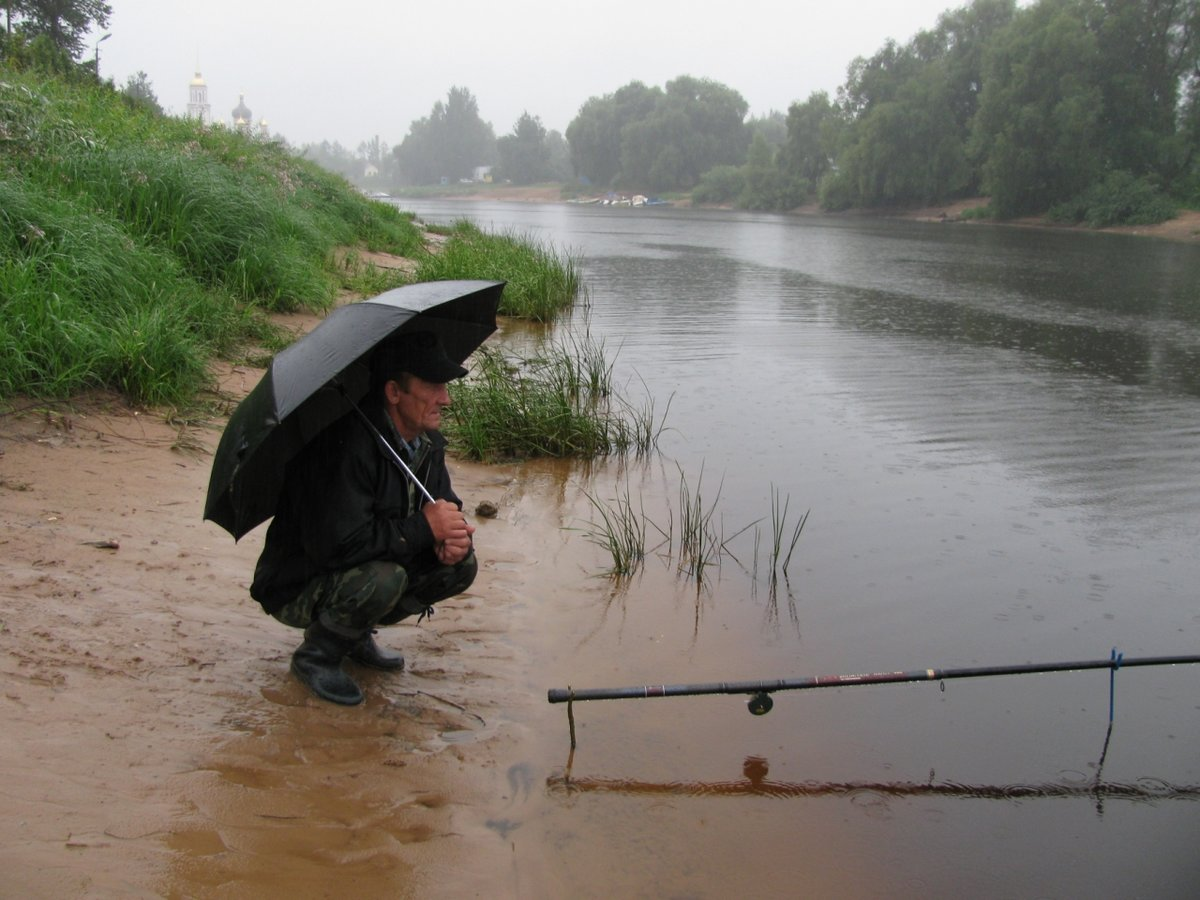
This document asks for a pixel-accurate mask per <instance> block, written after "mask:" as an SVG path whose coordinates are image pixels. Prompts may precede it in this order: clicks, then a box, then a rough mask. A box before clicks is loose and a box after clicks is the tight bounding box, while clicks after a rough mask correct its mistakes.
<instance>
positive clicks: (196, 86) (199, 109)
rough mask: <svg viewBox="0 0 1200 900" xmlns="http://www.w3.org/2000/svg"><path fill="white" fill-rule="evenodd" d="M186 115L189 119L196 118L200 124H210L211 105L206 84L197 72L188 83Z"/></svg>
mask: <svg viewBox="0 0 1200 900" xmlns="http://www.w3.org/2000/svg"><path fill="white" fill-rule="evenodd" d="M187 115H188V118H189V119H197V120H198V121H199V122H200V124H201V125H211V124H212V107H211V106H209V104H208V85H207V84H205V83H204V79H203V78H202V77H201V75H200V73H199V72H196V77H195V78H193V79H192V82H191V84H189V85H188V105H187Z"/></svg>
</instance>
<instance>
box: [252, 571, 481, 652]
mask: <svg viewBox="0 0 1200 900" xmlns="http://www.w3.org/2000/svg"><path fill="white" fill-rule="evenodd" d="M478 570H479V566H478V563H477V562H476V561H475V551H474V550H472V551H471V552H470V553H469V554H467V557H466V558H465V559H464V560H462V561H461V562H459V563H456V564H455V565H453V566H444V565H442V564H441V563H438V562H437V561H436V560H434V561H433V563H432V564H428V563H427V564H425V565H420V564H417V565H412V564H410V565H409V567H408V568H407V569H405V568H404V567H403V566H401V565H399V564H397V563H394V562H389V561H387V560H372V561H371V562H366V563H363V564H362V565H359V566H355V567H353V568H351V569H346V570H345V571H342V572H331V573H330V574H328V575H322V576H320V577H319V578H314V579H313V580H312V581H310V582H309V583H308V584H306V585H305V586H304V589H303V590H302V591H301V592H300V593H299V595H298V596H297V597H296V599H295V600H293V601H292V602H291V603H288V604H286V605H285V606H283V607H281V608H280V609H279V610H277V611H276V612H275V613H274V616H275V618H276V619H278V620H279V621H280V622H282V623H283V624H284V625H291V626H292V627H293V628H307V627H308V626H309V625H311V624H312V623H313V622H316V621H320V623H321V624H322V625H324V626H325V627H326V628H328V629H329V630H331V631H333V632H334V633H336V634H342V635H345V636H346V637H357V636H359V635H361V634H362V633H363V632H365V631H369V630H370V629H372V628H374V627H375V626H376V625H395V624H396V623H397V622H399V621H400V620H401V619H406V618H408V617H409V616H413V615H426V614H429V613H431V612H432V611H433V604H435V603H437V602H439V601H441V600H445V599H446V598H448V597H453V596H455V595H456V594H461V593H462V592H463V591H465V590H466V589H467V588H469V587H470V586H471V583H472V582H473V581H474V580H475V575H476V573H477V572H478Z"/></svg>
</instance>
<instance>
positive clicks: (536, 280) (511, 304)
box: [414, 219, 580, 322]
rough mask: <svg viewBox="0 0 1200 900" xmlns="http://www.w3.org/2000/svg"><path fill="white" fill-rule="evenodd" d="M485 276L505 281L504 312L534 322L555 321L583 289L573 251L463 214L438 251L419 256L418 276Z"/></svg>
mask: <svg viewBox="0 0 1200 900" xmlns="http://www.w3.org/2000/svg"><path fill="white" fill-rule="evenodd" d="M460 278H484V279H490V280H493V281H504V282H507V284H506V286H505V288H504V295H503V297H502V298H501V300H500V310H499V311H500V313H501V314H502V315H506V316H513V317H515V318H521V319H529V320H532V321H535V322H553V321H555V320H556V319H557V318H558V317H559V316H560V315H562V314H563V313H565V312H567V311H569V310H570V309H571V308H572V307H573V306H574V304H575V300H576V297H577V295H578V294H579V289H580V282H579V271H578V266H577V265H576V263H575V260H574V259H573V257H572V256H571V255H570V254H569V253H563V252H560V251H557V250H555V249H554V248H552V247H550V246H549V245H547V244H544V243H542V242H540V241H538V240H537V239H535V238H533V237H530V236H528V235H521V234H518V233H516V232H507V233H503V234H492V233H489V232H485V231H483V230H482V229H481V228H479V227H478V226H477V225H475V224H473V223H472V222H470V221H468V220H466V219H464V220H461V221H459V222H456V223H455V225H454V227H453V228H451V229H450V237H449V239H448V240H447V241H446V243H445V244H444V246H442V247H441V249H440V250H438V251H437V252H436V253H425V254H422V255H421V256H420V257H419V261H418V265H417V270H416V273H415V275H414V279H415V280H416V281H433V280H438V279H460Z"/></svg>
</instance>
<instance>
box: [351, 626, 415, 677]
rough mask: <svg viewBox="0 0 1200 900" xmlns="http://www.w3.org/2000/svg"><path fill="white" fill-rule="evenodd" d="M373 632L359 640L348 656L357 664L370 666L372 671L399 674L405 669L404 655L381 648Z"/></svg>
mask: <svg viewBox="0 0 1200 900" xmlns="http://www.w3.org/2000/svg"><path fill="white" fill-rule="evenodd" d="M373 634H374V632H373V631H368V632H367V633H366V634H364V635H363V636H362V637H360V638H359V639H358V643H356V644H355V645H354V646H353V647H351V648H350V652H349V653H348V654H346V655H347V656H349V657H350V658H351V659H352V660H354V661H355V662H356V663H358V664H359V665H362V666H369V667H371V668H372V669H382V670H383V671H385V672H397V671H399V670H400V669H403V668H404V654H403V653H397V652H396V651H395V650H389V649H387V648H386V647H380V646H379V645H378V644H377V643H375V638H373V637H372V636H371V635H373Z"/></svg>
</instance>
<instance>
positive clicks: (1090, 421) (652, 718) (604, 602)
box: [400, 200, 1200, 897]
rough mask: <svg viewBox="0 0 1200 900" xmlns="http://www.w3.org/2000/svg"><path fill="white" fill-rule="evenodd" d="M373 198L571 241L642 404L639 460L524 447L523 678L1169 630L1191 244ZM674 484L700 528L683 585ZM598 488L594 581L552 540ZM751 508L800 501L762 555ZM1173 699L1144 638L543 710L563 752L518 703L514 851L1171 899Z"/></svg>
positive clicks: (1190, 543)
mask: <svg viewBox="0 0 1200 900" xmlns="http://www.w3.org/2000/svg"><path fill="white" fill-rule="evenodd" d="M400 205H401V207H402V208H403V209H409V210H413V211H415V212H416V213H417V214H418V215H419V216H420V218H422V219H423V220H425V221H428V222H440V223H448V222H452V221H454V220H455V219H459V218H464V217H465V218H470V219H472V220H473V221H475V222H476V223H477V224H479V225H480V226H482V227H484V228H487V229H490V230H497V231H508V232H514V233H519V234H522V235H524V236H528V237H531V238H534V239H536V240H539V241H544V242H547V243H550V244H552V245H554V246H555V247H557V248H559V249H561V250H563V251H565V252H570V253H571V254H572V255H574V256H575V257H576V258H577V259H578V261H579V265H580V268H581V271H582V274H583V280H584V283H585V285H586V294H587V296H586V303H581V304H580V306H579V308H578V309H577V310H576V312H575V313H574V314H573V316H572V317H571V318H570V320H568V321H565V322H562V323H560V324H559V325H558V326H556V330H557V333H558V334H560V335H563V334H571V333H574V334H577V335H578V334H582V333H583V331H584V330H585V329H586V330H587V332H588V333H590V335H591V336H592V338H593V339H594V340H597V341H601V342H603V346H604V347H605V349H606V351H607V352H608V354H609V355H610V357H612V358H613V360H614V377H615V380H616V381H617V383H618V384H619V386H620V389H621V391H622V393H624V394H625V395H626V396H627V397H629V398H630V399H631V400H632V401H633V402H635V404H638V403H652V404H653V407H654V409H655V410H657V412H658V414H660V415H662V414H665V416H666V420H665V421H666V425H667V429H666V430H665V431H664V432H663V433H662V435H661V437H660V441H659V447H658V450H659V452H658V453H657V454H654V455H653V456H652V457H651V458H650V459H648V460H609V461H601V462H599V463H596V464H588V465H580V464H566V465H564V464H560V463H529V464H527V465H526V467H525V472H526V475H527V477H526V481H527V483H526V484H524V485H522V486H521V488H520V491H528V492H530V493H531V494H532V493H537V494H539V495H541V496H542V497H543V498H544V496H545V495H547V494H550V495H552V496H553V497H554V498H555V504H556V506H555V508H556V509H557V510H559V518H560V524H561V541H562V548H559V547H558V546H553V547H547V550H546V558H547V574H546V578H545V582H546V591H545V594H544V596H541V597H537V598H531V602H532V603H533V604H534V607H535V608H534V612H535V613H536V615H531V616H530V617H528V618H527V619H526V620H525V621H527V622H528V623H529V624H530V625H531V627H537V628H539V629H541V632H542V637H540V638H538V640H540V641H541V644H540V646H541V652H540V653H535V654H534V655H533V657H532V660H533V664H532V666H531V670H530V671H529V672H528V679H529V686H530V690H531V691H538V692H544V691H545V689H547V688H551V687H566V686H568V685H570V686H572V687H573V688H576V689H578V688H586V687H621V686H626V685H641V684H646V683H651V684H658V683H667V684H681V683H690V682H706V683H707V682H717V681H738V680H758V679H795V678H800V677H803V676H812V675H826V674H852V673H870V672H891V671H897V670H914V669H922V670H923V669H927V668H954V667H967V666H1004V665H1016V664H1023V663H1042V662H1052V661H1061V660H1088V659H1105V658H1108V657H1109V656H1110V653H1112V652H1114V648H1115V652H1116V653H1120V654H1123V655H1124V656H1125V657H1129V658H1133V657H1149V656H1161V655H1190V654H1195V653H1197V652H1200V641H1198V640H1197V636H1198V634H1200V603H1198V602H1197V601H1198V597H1197V590H1196V585H1197V584H1200V553H1197V546H1198V543H1197V537H1198V534H1200V472H1198V468H1197V465H1198V463H1200V248H1197V247H1194V246H1189V245H1183V244H1175V243H1171V242H1167V241H1156V240H1149V239H1145V238H1138V237H1133V236H1123V235H1109V234H1094V233H1081V232H1069V231H1048V230H1032V229H1016V228H1005V227H999V226H989V225H970V226H966V225H963V226H956V225H946V224H939V223H917V222H901V221H884V220H876V219H857V218H825V217H795V216H780V215H771V214H755V213H746V212H731V211H699V210H690V209H687V210H684V209H679V210H677V209H673V208H663V207H655V208H645V209H618V208H601V207H594V206H592V207H589V206H572V205H568V204H519V203H488V202H471V201H434V200H427V201H426V200H422V201H403V202H401V203H400ZM518 493H519V492H518ZM681 496H687V497H689V498H692V499H696V500H699V502H700V504H701V505H702V506H703V508H704V509H705V510H709V511H711V521H712V522H714V523H716V527H717V528H718V529H719V532H720V533H721V534H722V535H723V536H724V537H726V538H728V540H729V548H728V549H729V552H728V553H727V554H721V555H720V556H719V559H718V560H717V561H716V562H715V564H714V565H712V566H710V567H709V568H707V569H706V570H705V575H704V577H703V578H702V579H700V580H699V581H697V580H696V579H694V578H691V577H689V576H688V575H687V574H686V573H684V574H681V573H680V572H679V570H678V549H677V548H678V541H679V532H680V509H681V505H682V501H681ZM622 497H627V498H629V499H630V500H631V501H632V502H633V503H634V504H635V506H638V508H640V509H641V510H643V511H644V512H645V515H646V517H647V519H649V520H650V521H651V522H653V523H654V528H652V529H651V533H652V536H653V535H658V537H657V538H656V541H657V543H656V546H655V547H654V552H652V553H651V554H649V555H648V557H647V560H646V564H645V566H644V567H643V569H642V571H641V572H640V573H639V574H638V575H636V576H635V577H633V578H631V579H628V580H627V581H624V582H620V583H616V582H614V581H613V580H611V579H608V578H605V577H604V576H603V575H602V574H601V570H602V569H603V566H604V563H605V559H604V555H603V553H602V551H601V548H599V547H597V546H596V545H595V544H594V543H591V542H589V541H588V540H587V537H586V535H587V532H588V530H589V528H592V527H594V522H595V510H594V508H593V502H594V501H595V500H599V501H600V502H603V503H615V502H618V501H619V500H620V498H622ZM589 498H592V499H589ZM514 502H519V497H516V498H514ZM773 504H774V505H775V507H774V508H775V509H776V513H775V514H774V517H775V518H778V517H779V515H780V513H779V511H780V510H782V509H783V508H784V507H785V505H786V516H784V517H783V520H784V523H785V528H784V531H785V535H784V543H785V545H786V544H788V543H789V542H790V536H791V534H792V529H793V528H794V526H795V525H796V524H797V522H798V520H799V517H801V516H802V515H804V514H807V516H808V518H807V520H806V522H805V525H804V528H803V531H802V532H801V534H800V536H799V539H798V540H797V541H796V544H795V550H794V552H793V554H792V558H791V560H790V561H789V564H788V566H787V569H786V571H781V570H780V566H779V564H778V563H779V562H780V560H778V559H775V560H774V564H773V559H772V556H771V553H770V550H769V548H770V545H771V534H770V532H771V523H772V520H773V513H772V509H773ZM589 523H593V524H591V525H589ZM659 532H663V533H665V534H669V535H670V539H669V540H668V539H667V538H666V537H663V536H662V535H661V534H659ZM652 543H655V541H652ZM568 547H569V548H570V549H569V550H568V549H563V548H568ZM786 549H787V548H786V546H785V552H786ZM772 570H774V577H772V574H771V573H772ZM1110 687H1112V688H1113V691H1112V693H1111V694H1110ZM1198 691H1200V667H1197V666H1172V667H1145V668H1136V669H1134V668H1130V669H1124V670H1119V671H1117V672H1116V674H1115V677H1114V678H1113V679H1112V683H1111V685H1110V677H1109V674H1108V673H1107V672H1106V671H1088V672H1071V673H1056V674H1046V675H1019V676H1008V677H997V678H988V679H974V680H968V679H963V680H953V681H942V682H940V683H935V684H903V685H880V686H852V687H839V688H836V689H829V690H819V691H818V690H813V691H795V692H778V693H776V694H774V709H773V710H772V711H771V712H770V713H769V714H767V715H762V716H751V715H750V714H749V713H748V712H747V710H746V707H745V698H742V697H737V696H705V697H681V698H672V699H648V700H624V701H605V702H594V703H576V704H574V705H573V714H574V718H575V720H576V726H577V731H578V738H579V740H578V744H579V746H578V748H577V749H576V751H575V753H574V754H573V755H572V756H571V757H570V758H569V759H568V756H567V752H566V747H565V745H566V735H565V731H566V724H565V713H564V712H563V708H562V707H557V706H556V707H549V705H547V708H546V709H545V710H543V711H541V712H539V713H537V714H536V715H535V716H533V717H532V718H531V721H530V722H528V723H525V724H528V725H531V726H535V729H534V733H538V734H540V735H542V738H541V739H540V743H538V742H535V743H538V745H537V746H530V747H527V748H526V753H527V757H528V759H529V760H530V762H529V767H528V769H523V770H521V771H525V772H526V773H527V774H528V773H532V777H533V781H534V783H536V784H538V785H539V786H540V788H539V790H538V792H537V797H536V800H535V802H534V808H533V809H532V810H531V811H529V812H528V813H527V818H526V819H525V821H524V823H523V825H522V828H521V830H520V831H516V832H514V835H515V837H514V839H513V840H514V843H513V847H514V853H515V854H517V862H516V863H515V864H514V865H516V866H517V867H518V868H521V867H524V868H523V871H524V872H525V873H526V878H527V879H528V883H533V882H535V881H536V882H537V883H539V884H543V885H550V886H551V888H550V889H548V893H550V894H555V893H557V889H558V888H561V889H563V890H567V891H569V892H570V893H571V895H573V896H596V897H600V896H623V897H635V896H646V897H651V896H679V897H725V896H823V897H825V896H827V897H835V896H836V897H882V896H888V897H918V896H919V897H930V896H934V897H949V896H968V895H974V896H988V897H1035V896H1080V895H1084V894H1090V895H1095V896H1117V895H1133V896H1155V897H1171V896H1179V897H1184V896H1194V895H1195V892H1196V890H1197V889H1198V888H1200V858H1198V857H1197V855H1196V853H1195V849H1194V844H1193V841H1194V840H1195V835H1196V834H1197V831H1198V828H1200V802H1197V800H1198V799H1200V701H1198V699H1197V698H1198V697H1200V692H1198ZM1110 700H1111V702H1112V706H1113V710H1114V712H1115V716H1114V720H1113V724H1112V726H1111V729H1110V727H1109V719H1108V717H1109V708H1110ZM535 873H536V874H535Z"/></svg>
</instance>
